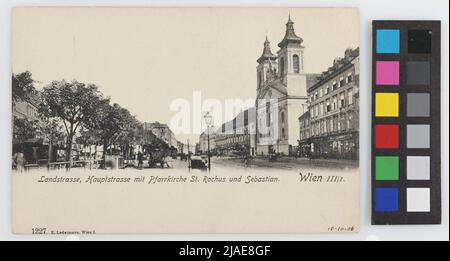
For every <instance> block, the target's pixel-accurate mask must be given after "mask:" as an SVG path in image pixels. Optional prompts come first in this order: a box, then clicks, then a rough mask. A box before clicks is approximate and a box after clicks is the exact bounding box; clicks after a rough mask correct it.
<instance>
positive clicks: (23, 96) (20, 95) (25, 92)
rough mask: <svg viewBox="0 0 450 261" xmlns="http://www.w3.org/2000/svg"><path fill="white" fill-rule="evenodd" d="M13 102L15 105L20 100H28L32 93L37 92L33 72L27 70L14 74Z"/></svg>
mask: <svg viewBox="0 0 450 261" xmlns="http://www.w3.org/2000/svg"><path fill="white" fill-rule="evenodd" d="M11 85H12V102H13V105H14V104H15V103H16V102H18V101H26V100H28V99H29V98H30V97H31V95H33V94H35V93H36V89H35V88H34V80H33V79H32V77H31V72H29V71H25V72H22V73H19V74H13V75H12V81H11Z"/></svg>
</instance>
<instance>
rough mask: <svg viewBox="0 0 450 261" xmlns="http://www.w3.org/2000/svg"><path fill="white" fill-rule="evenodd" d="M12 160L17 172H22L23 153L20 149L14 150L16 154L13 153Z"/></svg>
mask: <svg viewBox="0 0 450 261" xmlns="http://www.w3.org/2000/svg"><path fill="white" fill-rule="evenodd" d="M13 160H14V164H15V165H16V168H17V170H18V171H19V172H22V171H23V169H24V165H25V156H24V155H23V153H22V151H18V152H16V154H14V157H13Z"/></svg>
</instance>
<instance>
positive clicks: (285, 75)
mask: <svg viewBox="0 0 450 261" xmlns="http://www.w3.org/2000/svg"><path fill="white" fill-rule="evenodd" d="M278 47H279V50H278V52H277V54H276V55H274V54H273V53H272V51H271V49H270V42H269V41H268V39H267V37H266V40H265V42H264V48H263V53H262V55H261V57H259V58H258V59H257V62H258V65H257V67H256V71H257V98H256V102H255V106H256V114H257V116H256V117H257V134H256V154H258V155H267V154H269V153H279V154H284V155H292V154H293V153H295V151H296V150H297V147H298V140H299V125H298V117H299V115H301V114H303V113H304V112H306V111H307V101H308V96H307V88H308V86H309V85H311V82H312V81H314V79H315V77H316V75H313V74H307V73H305V72H304V52H305V46H304V45H303V39H302V38H301V37H299V36H297V35H296V34H295V30H294V22H293V21H292V20H291V18H290V17H289V19H288V22H287V23H286V33H285V36H284V38H283V39H282V40H281V42H280V43H279V44H278Z"/></svg>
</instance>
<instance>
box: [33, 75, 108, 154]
mask: <svg viewBox="0 0 450 261" xmlns="http://www.w3.org/2000/svg"><path fill="white" fill-rule="evenodd" d="M41 98H42V105H41V108H40V111H41V113H42V114H43V115H45V116H46V117H48V118H53V117H56V118H59V119H60V120H61V121H62V123H63V125H64V129H65V131H66V135H67V137H66V138H67V139H66V160H67V161H72V157H71V150H72V142H73V138H74V135H75V133H76V131H77V129H78V127H79V126H80V124H81V123H82V122H88V121H89V119H90V118H91V117H92V116H93V115H94V113H95V111H96V109H97V106H98V104H99V101H100V100H101V93H100V92H99V91H98V88H97V86H95V85H94V84H88V85H86V84H84V83H80V82H78V81H76V80H73V81H72V82H66V81H64V80H62V81H53V82H52V83H51V84H49V85H48V86H46V87H44V89H43V91H42V95H41Z"/></svg>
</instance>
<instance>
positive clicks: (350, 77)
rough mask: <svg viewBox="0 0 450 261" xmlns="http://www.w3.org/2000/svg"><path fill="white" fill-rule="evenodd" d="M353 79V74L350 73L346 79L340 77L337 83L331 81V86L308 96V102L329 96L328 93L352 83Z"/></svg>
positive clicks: (319, 89)
mask: <svg viewBox="0 0 450 261" xmlns="http://www.w3.org/2000/svg"><path fill="white" fill-rule="evenodd" d="M353 78H354V77H353V74H352V73H351V72H349V73H348V74H347V76H346V77H344V76H341V77H340V78H339V81H337V80H335V81H333V83H332V84H331V85H326V86H323V87H321V88H318V89H317V90H316V91H315V92H314V93H312V94H310V96H309V101H310V102H313V101H315V100H317V99H319V98H322V97H323V96H325V95H327V94H329V93H330V92H332V91H335V90H337V89H338V88H340V87H342V86H344V85H346V84H349V83H351V82H353V81H354V79H353Z"/></svg>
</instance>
